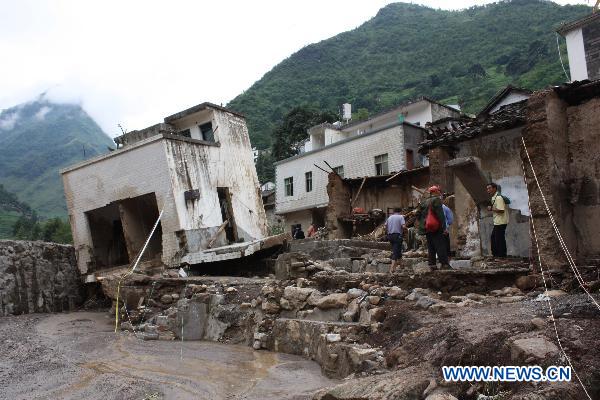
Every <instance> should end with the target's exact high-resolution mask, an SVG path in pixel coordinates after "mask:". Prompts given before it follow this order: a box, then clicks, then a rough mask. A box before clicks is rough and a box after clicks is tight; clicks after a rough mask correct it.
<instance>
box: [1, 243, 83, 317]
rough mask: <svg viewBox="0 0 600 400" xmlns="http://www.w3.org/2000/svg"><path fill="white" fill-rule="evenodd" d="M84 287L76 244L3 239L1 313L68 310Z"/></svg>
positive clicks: (81, 296)
mask: <svg viewBox="0 0 600 400" xmlns="http://www.w3.org/2000/svg"><path fill="white" fill-rule="evenodd" d="M82 289H83V284H82V282H81V279H80V276H79V271H78V269H77V263H76V260H75V251H74V249H73V246H67V245H60V244H56V243H46V242H39V241H38V242H27V241H12V240H0V315H8V314H15V315H17V314H28V313H37V312H60V311H68V310H71V309H73V308H74V307H76V306H77V305H79V304H81V302H82V301H83V293H82Z"/></svg>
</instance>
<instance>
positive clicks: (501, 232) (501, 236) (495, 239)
mask: <svg viewBox="0 0 600 400" xmlns="http://www.w3.org/2000/svg"><path fill="white" fill-rule="evenodd" d="M491 243H492V255H493V256H494V257H506V224H504V225H494V229H493V230H492V237H491Z"/></svg>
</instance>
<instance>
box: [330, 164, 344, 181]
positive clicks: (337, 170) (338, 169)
mask: <svg viewBox="0 0 600 400" xmlns="http://www.w3.org/2000/svg"><path fill="white" fill-rule="evenodd" d="M332 169H333V172H335V173H336V174H338V175H339V176H341V177H342V179H344V166H343V165H338V166H337V167H333V168H332Z"/></svg>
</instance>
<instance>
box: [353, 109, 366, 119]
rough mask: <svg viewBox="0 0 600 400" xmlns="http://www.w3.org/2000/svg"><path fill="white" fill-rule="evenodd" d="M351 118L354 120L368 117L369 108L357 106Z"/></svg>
mask: <svg viewBox="0 0 600 400" xmlns="http://www.w3.org/2000/svg"><path fill="white" fill-rule="evenodd" d="M352 119H353V120H354V121H364V120H365V119H369V110H367V109H366V108H359V109H358V110H356V112H355V113H352Z"/></svg>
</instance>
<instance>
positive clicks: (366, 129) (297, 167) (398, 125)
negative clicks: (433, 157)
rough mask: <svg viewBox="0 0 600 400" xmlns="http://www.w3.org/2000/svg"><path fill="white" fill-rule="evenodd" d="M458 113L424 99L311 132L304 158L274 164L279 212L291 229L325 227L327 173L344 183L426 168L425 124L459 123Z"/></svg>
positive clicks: (277, 208)
mask: <svg viewBox="0 0 600 400" xmlns="http://www.w3.org/2000/svg"><path fill="white" fill-rule="evenodd" d="M459 115H460V111H459V110H458V109H456V108H454V107H451V106H447V105H444V104H441V103H438V102H436V101H434V100H431V99H428V98H426V97H422V98H420V99H418V100H416V101H412V102H408V103H405V104H401V105H399V106H396V107H394V108H392V109H389V110H386V111H383V112H381V113H379V114H376V115H374V116H373V117H371V118H369V119H367V120H364V121H356V122H350V123H346V124H341V123H336V124H327V123H326V124H321V125H317V126H314V127H312V128H310V129H309V130H308V134H309V137H310V139H309V140H308V141H307V143H305V145H304V149H303V152H302V153H301V154H299V155H296V156H293V157H290V158H287V159H285V160H282V161H279V162H277V163H275V166H276V167H275V168H276V188H277V189H276V190H277V192H276V205H275V212H276V214H278V215H281V216H282V217H283V218H285V223H286V229H289V230H291V229H292V228H293V227H294V226H296V225H301V226H302V227H307V226H308V225H310V224H311V223H315V224H316V225H317V226H324V225H325V220H326V214H327V207H328V205H329V199H328V195H327V183H328V172H329V171H332V170H333V171H335V173H336V174H337V175H339V176H340V177H342V178H362V177H364V176H386V175H387V176H388V177H389V174H390V173H392V172H394V171H396V172H397V171H402V170H410V169H413V168H419V167H422V166H424V163H425V162H426V159H425V158H423V157H419V154H418V145H419V143H420V142H421V141H422V140H423V139H424V137H425V128H424V126H425V124H426V123H427V122H431V121H434V120H438V119H440V118H444V117H458V116H459Z"/></svg>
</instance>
